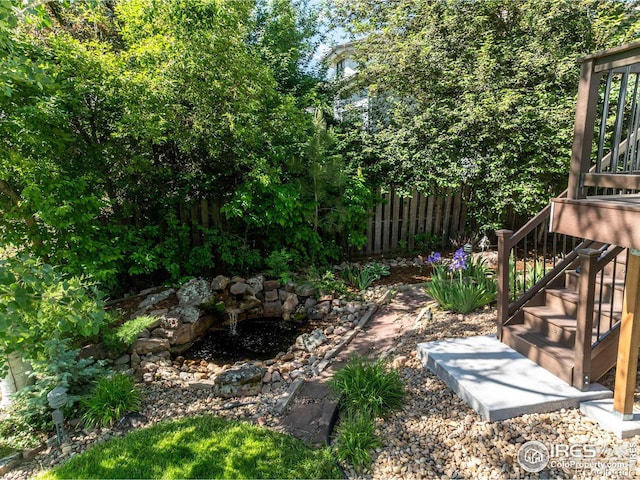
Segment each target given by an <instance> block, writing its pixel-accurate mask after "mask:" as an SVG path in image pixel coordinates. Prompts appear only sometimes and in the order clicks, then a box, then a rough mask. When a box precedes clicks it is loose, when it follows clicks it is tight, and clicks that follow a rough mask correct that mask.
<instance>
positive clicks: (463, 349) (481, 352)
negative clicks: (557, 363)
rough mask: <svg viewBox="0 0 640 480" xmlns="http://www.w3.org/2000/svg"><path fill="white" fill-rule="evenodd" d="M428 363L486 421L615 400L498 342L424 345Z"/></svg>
mask: <svg viewBox="0 0 640 480" xmlns="http://www.w3.org/2000/svg"><path fill="white" fill-rule="evenodd" d="M418 357H419V358H420V359H421V360H422V363H423V364H424V365H425V366H426V367H427V368H429V369H430V370H431V371H432V372H434V373H435V374H436V375H438V377H440V378H441V379H442V380H443V381H444V382H445V383H446V384H447V385H448V386H449V388H451V389H452V390H453V391H454V392H456V393H457V394H458V396H459V397H460V398H461V399H463V400H464V401H465V402H466V403H467V404H469V406H470V407H471V408H473V409H474V410H475V411H476V412H478V413H479V414H480V415H481V416H482V417H483V418H484V419H485V420H489V421H491V422H493V421H496V420H504V419H507V418H512V417H517V416H520V415H524V414H527V413H544V412H551V411H554V410H559V409H561V408H577V407H578V406H579V405H580V402H583V401H585V400H596V399H602V398H610V397H612V396H613V393H612V392H611V391H610V390H608V389H607V388H605V387H603V386H602V385H600V384H597V383H596V384H593V385H591V388H590V389H589V390H588V391H585V392H581V391H580V390H578V389H575V388H573V387H570V386H569V385H567V384H566V383H565V382H563V381H562V380H560V379H559V378H558V377H556V376H555V375H553V374H551V373H549V372H548V371H547V370H545V369H544V368H542V367H540V366H539V365H537V364H535V363H534V362H532V361H531V360H529V359H528V358H526V357H525V356H523V355H521V354H520V353H518V352H516V351H515V350H513V349H512V348H510V347H508V346H507V345H505V344H503V343H501V342H499V341H498V339H497V338H495V337H494V336H477V337H464V338H455V339H450V340H440V341H437V342H429V343H420V344H418Z"/></svg>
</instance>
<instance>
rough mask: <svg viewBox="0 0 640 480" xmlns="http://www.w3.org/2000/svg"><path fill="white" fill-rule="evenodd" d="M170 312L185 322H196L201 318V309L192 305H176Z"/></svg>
mask: <svg viewBox="0 0 640 480" xmlns="http://www.w3.org/2000/svg"><path fill="white" fill-rule="evenodd" d="M169 313H170V314H172V315H175V316H177V317H178V318H180V320H182V321H183V322H184V323H195V322H197V321H198V318H200V310H198V309H197V308H196V307H192V306H186V307H176V308H174V309H173V310H171V312H169Z"/></svg>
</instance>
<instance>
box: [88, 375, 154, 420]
mask: <svg viewBox="0 0 640 480" xmlns="http://www.w3.org/2000/svg"><path fill="white" fill-rule="evenodd" d="M141 403H142V398H141V395H140V391H139V390H138V388H137V387H136V384H135V381H134V380H133V378H131V377H130V376H129V375H126V374H124V373H115V374H113V375H110V376H104V377H102V378H100V379H99V380H98V381H97V382H96V386H95V389H94V390H93V393H92V394H91V395H89V396H88V397H86V398H84V399H83V401H82V406H83V407H84V409H85V413H84V415H83V416H82V419H83V420H84V422H85V424H86V425H87V426H89V427H94V426H99V427H110V426H111V425H113V424H114V423H115V422H117V421H118V420H120V419H121V418H122V417H123V416H124V415H125V414H127V413H130V412H139V411H140V406H141Z"/></svg>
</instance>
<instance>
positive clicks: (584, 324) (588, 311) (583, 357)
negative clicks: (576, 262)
mask: <svg viewBox="0 0 640 480" xmlns="http://www.w3.org/2000/svg"><path fill="white" fill-rule="evenodd" d="M578 255H579V257H580V279H579V280H578V298H579V300H578V312H577V315H576V320H577V324H576V343H575V346H574V362H573V382H572V383H573V386H574V387H576V388H579V389H580V390H587V389H588V388H589V385H590V384H591V343H592V336H593V310H594V303H595V294H596V273H597V271H596V263H597V262H598V257H599V256H600V251H599V250H594V249H591V248H585V249H582V250H579V251H578Z"/></svg>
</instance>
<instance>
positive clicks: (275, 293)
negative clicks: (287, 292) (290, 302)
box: [264, 290, 279, 302]
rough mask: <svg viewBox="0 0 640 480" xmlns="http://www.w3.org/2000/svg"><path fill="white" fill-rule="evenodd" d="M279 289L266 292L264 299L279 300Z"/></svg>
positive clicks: (269, 300) (266, 300) (268, 300)
mask: <svg viewBox="0 0 640 480" xmlns="http://www.w3.org/2000/svg"><path fill="white" fill-rule="evenodd" d="M278 298H279V296H278V290H269V291H266V292H264V301H265V302H275V301H276V300H278Z"/></svg>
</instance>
